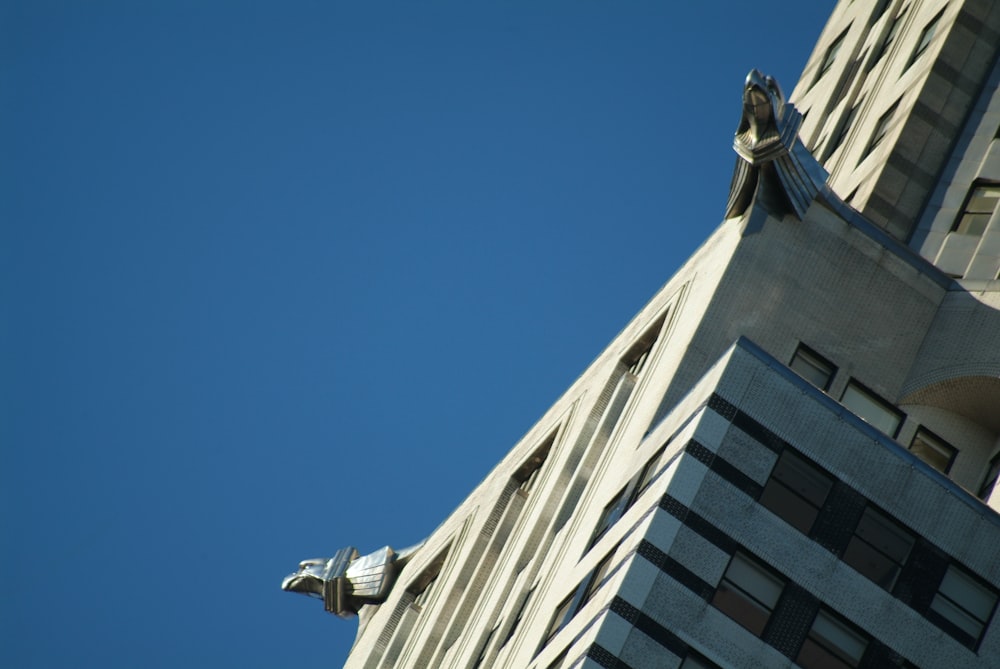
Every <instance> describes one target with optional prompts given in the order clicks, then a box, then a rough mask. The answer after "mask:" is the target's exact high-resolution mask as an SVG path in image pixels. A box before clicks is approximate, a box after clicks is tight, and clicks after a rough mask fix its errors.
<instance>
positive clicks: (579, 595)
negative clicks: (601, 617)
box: [504, 545, 618, 648]
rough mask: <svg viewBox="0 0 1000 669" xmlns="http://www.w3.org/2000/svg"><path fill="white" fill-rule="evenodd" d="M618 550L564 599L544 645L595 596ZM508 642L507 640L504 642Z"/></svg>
mask: <svg viewBox="0 0 1000 669" xmlns="http://www.w3.org/2000/svg"><path fill="white" fill-rule="evenodd" d="M617 550H618V546H617V545H616V546H615V547H614V548H612V549H611V550H610V551H608V554H607V555H605V556H604V559H602V560H601V561H600V562H598V563H597V566H596V567H594V569H593V571H591V572H590V573H589V574H587V576H585V577H584V579H583V580H582V581H580V584H579V585H578V586H576V589H575V590H573V592H572V594H570V596H569V597H567V598H566V599H565V600H563V601H562V602H561V603H560V604H559V606H558V608H556V613H555V615H554V616H553V617H552V622H551V623H549V630H548V633H547V634H546V635H545V641H544V642H543V643H542V647H543V648H544V647H545V644H547V643H548V642H549V641H550V640H551V639H552V637H554V636H555V635H556V634H557V633H558V632H559V630H561V629H562V628H563V627H565V626H566V624H567V623H569V621H570V620H572V619H573V616H575V615H576V614H577V613H579V612H580V609H582V608H583V607H584V606H585V605H586V604H587V602H589V601H590V599H591V598H592V597H593V596H594V593H595V592H597V590H598V589H599V588H600V587H601V585H602V583H603V581H604V578H605V577H606V576H607V575H608V571H609V569H610V567H611V558H612V557H613V556H614V554H615V551H617ZM504 643H506V642H504Z"/></svg>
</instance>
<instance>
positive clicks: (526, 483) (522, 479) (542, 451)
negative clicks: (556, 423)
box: [514, 434, 556, 492]
mask: <svg viewBox="0 0 1000 669" xmlns="http://www.w3.org/2000/svg"><path fill="white" fill-rule="evenodd" d="M555 441H556V435H555V434H552V435H551V436H549V438H548V439H546V440H545V442H544V443H542V445H541V446H539V447H538V448H536V449H535V452H534V453H532V454H531V456H530V457H529V458H528V459H527V460H526V461H525V462H524V464H523V465H521V466H520V467H519V468H518V470H517V471H516V472H514V480H515V481H517V483H518V487H519V488H520V489H521V490H522V491H523V492H528V491H529V490H531V488H532V486H534V485H535V480H537V479H538V474H539V472H540V471H542V465H544V464H545V459H546V458H548V457H549V452H550V451H551V450H552V445H553V444H554V443H555Z"/></svg>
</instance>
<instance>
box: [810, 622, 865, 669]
mask: <svg viewBox="0 0 1000 669" xmlns="http://www.w3.org/2000/svg"><path fill="white" fill-rule="evenodd" d="M869 640H870V639H869V637H868V636H867V635H865V634H864V633H863V632H862V631H861V630H859V629H857V628H855V627H854V626H853V625H850V624H848V623H846V622H844V621H843V620H840V619H839V618H838V617H836V616H834V615H833V614H832V613H830V612H829V611H827V610H826V609H820V611H819V613H817V614H816V620H815V621H813V625H812V628H811V629H810V630H809V635H808V637H806V640H805V643H803V644H802V649H801V650H800V651H799V656H798V657H797V658H796V659H795V662H796V663H798V664H800V665H801V666H803V667H805V668H806V669H841V668H846V667H857V666H858V664H859V663H860V662H861V657H862V656H863V655H864V654H865V649H866V648H867V647H868V641H869Z"/></svg>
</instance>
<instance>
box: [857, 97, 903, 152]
mask: <svg viewBox="0 0 1000 669" xmlns="http://www.w3.org/2000/svg"><path fill="white" fill-rule="evenodd" d="M898 106H899V101H898V100H897V101H896V102H895V103H894V104H893V105H892V106H891V107H889V109H888V111H886V113H884V114H882V116H881V117H879V120H878V123H876V124H875V132H873V133H872V138H871V141H869V142H868V148H867V149H865V155H864V156H862V160H864V158H867V157H868V155H869V154H871V152H872V151H874V150H875V147H877V146H878V145H879V144H881V143H882V140H883V139H885V136H886V134H888V132H889V123H890V122H891V121H892V117H893V115H894V114H895V113H896V107H898Z"/></svg>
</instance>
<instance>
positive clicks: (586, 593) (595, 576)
mask: <svg viewBox="0 0 1000 669" xmlns="http://www.w3.org/2000/svg"><path fill="white" fill-rule="evenodd" d="M616 550H618V546H615V547H614V548H613V549H611V551H609V552H608V554H607V555H605V556H604V559H602V560H601V561H600V562H598V563H597V566H596V567H594V571H592V572H590V576H589V577H588V578H585V579H583V582H581V584H580V585H581V586H582V590H579V591H578V595H579V597H578V598H579V602H580V603H579V604H577V605H576V607H575V608H576V610H577V611H579V610H580V609H582V608H583V607H584V606H586V604H587V602H589V601H590V600H591V598H592V597H593V596H594V593H595V592H597V589H598V588H600V587H601V584H602V583H603V582H604V577H605V576H607V575H608V571H609V570H610V569H611V558H612V557H614V555H615V551H616ZM583 583H586V585H583Z"/></svg>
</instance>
